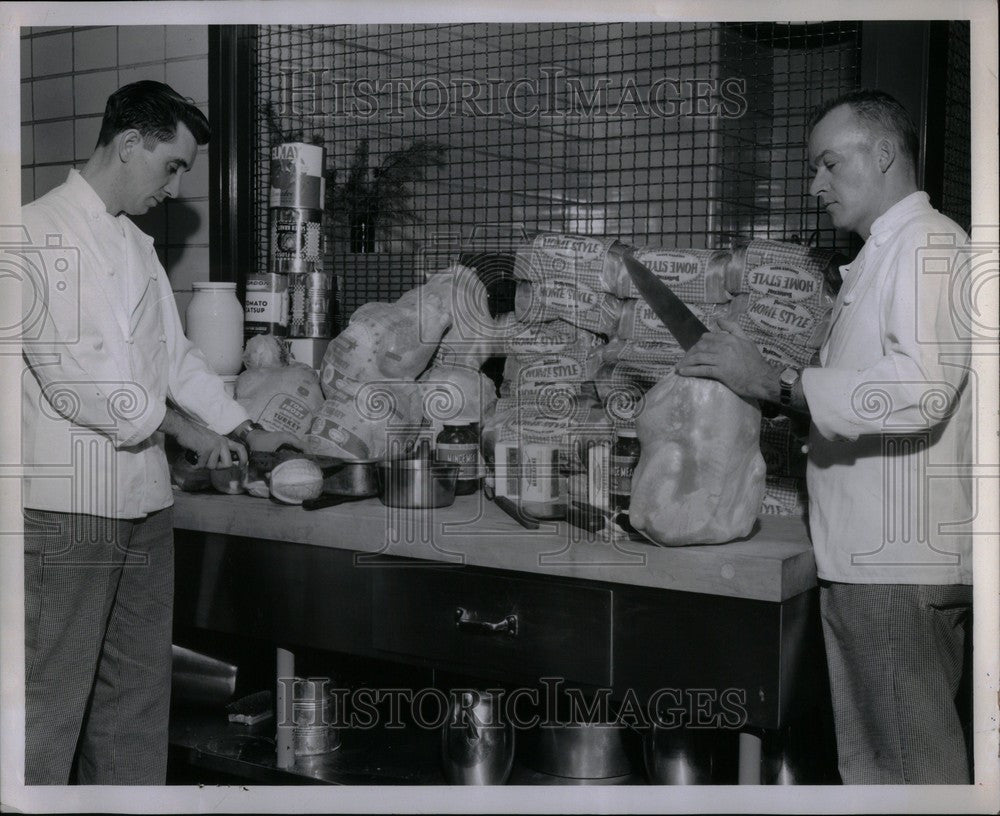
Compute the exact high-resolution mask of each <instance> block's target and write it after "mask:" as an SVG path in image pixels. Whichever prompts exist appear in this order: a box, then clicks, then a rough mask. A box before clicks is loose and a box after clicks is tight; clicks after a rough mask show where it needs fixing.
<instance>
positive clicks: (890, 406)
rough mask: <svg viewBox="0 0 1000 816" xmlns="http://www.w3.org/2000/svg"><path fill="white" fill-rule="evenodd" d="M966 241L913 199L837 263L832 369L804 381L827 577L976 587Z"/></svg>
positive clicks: (819, 545) (812, 500)
mask: <svg viewBox="0 0 1000 816" xmlns="http://www.w3.org/2000/svg"><path fill="white" fill-rule="evenodd" d="M967 240H968V237H967V236H966V234H965V233H964V232H963V231H962V230H961V228H959V227H958V225H956V224H955V223H954V222H953V221H951V220H950V219H949V218H947V217H945V216H944V215H942V214H941V213H939V212H937V211H936V210H935V209H933V208H932V207H931V206H930V203H929V201H928V197H927V194H926V193H923V192H917V193H913V194H911V195H909V196H907V197H906V198H904V199H903V200H902V201H899V202H897V203H896V204H895V205H893V206H892V207H891V208H890V209H889V210H887V211H886V212H885V213H884V214H883V215H882V216H880V217H879V218H878V219H877V220H876V221H875V223H874V224H873V225H872V230H871V236H870V237H869V239H868V240H867V242H866V243H865V245H864V247H863V248H862V250H861V252H860V253H859V254H858V257H857V258H856V259H855V260H854V261H853V262H852V263H851V264H849V265H847V266H845V267H842V269H841V273H842V275H843V278H844V283H843V287H842V288H841V291H840V293H839V295H838V297H837V301H836V304H835V306H834V310H833V315H832V322H831V327H830V332H829V335H828V337H827V339H826V342H825V343H824V344H823V347H822V348H821V350H820V362H821V365H822V368H807V369H806V370H805V371H804V372H803V375H802V386H803V390H804V393H805V396H806V400H807V402H808V403H809V410H810V413H811V415H812V429H811V432H810V440H809V458H808V464H807V480H808V487H809V522H810V533H811V537H812V541H813V545H814V549H815V554H816V565H817V568H818V572H819V576H820V578H824V579H826V580H830V581H841V582H847V583H857V584H866V583H892V584H960V583H961V584H969V583H971V582H972V537H971V518H972V483H971V480H970V478H969V472H968V468H969V466H970V465H971V462H972V444H973V440H972V405H973V403H972V400H973V399H974V398H975V396H974V394H973V393H972V391H973V386H974V379H970V378H969V377H968V367H969V360H970V345H969V340H968V337H969V334H968V332H967V331H966V332H963V331H962V330H961V326H960V325H958V324H960V322H961V321H960V316H961V314H962V309H961V306H960V303H959V298H960V292H961V287H960V286H958V282H959V279H960V276H961V274H962V266H963V264H962V261H963V259H965V260H967V255H966V254H965V250H964V249H963V245H964V244H965V243H966V242H967ZM966 272H967V267H966ZM956 317H958V318H959V319H958V321H956Z"/></svg>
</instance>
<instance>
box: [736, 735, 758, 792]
mask: <svg viewBox="0 0 1000 816" xmlns="http://www.w3.org/2000/svg"><path fill="white" fill-rule="evenodd" d="M760 747H761V739H760V737H759V736H757V735H756V734H751V733H750V732H748V731H741V732H740V747H739V772H738V776H737V780H736V781H737V782H738V783H739V784H740V785H759V784H760Z"/></svg>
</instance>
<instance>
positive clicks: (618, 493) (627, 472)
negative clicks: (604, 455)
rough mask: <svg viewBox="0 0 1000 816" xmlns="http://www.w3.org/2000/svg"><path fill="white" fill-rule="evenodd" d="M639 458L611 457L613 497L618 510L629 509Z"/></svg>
mask: <svg viewBox="0 0 1000 816" xmlns="http://www.w3.org/2000/svg"><path fill="white" fill-rule="evenodd" d="M638 463H639V457H638V456H614V455H612V456H611V495H612V497H613V498H614V505H615V507H616V509H619V510H622V509H628V506H629V500H630V499H631V496H632V475H633V474H634V473H635V466H636V465H637V464H638Z"/></svg>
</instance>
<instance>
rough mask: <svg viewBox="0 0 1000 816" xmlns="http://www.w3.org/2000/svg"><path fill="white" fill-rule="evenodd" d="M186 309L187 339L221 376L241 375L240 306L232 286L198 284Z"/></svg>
mask: <svg viewBox="0 0 1000 816" xmlns="http://www.w3.org/2000/svg"><path fill="white" fill-rule="evenodd" d="M191 288H192V289H193V290H194V297H192V298H191V302H190V303H189V304H188V307H187V336H188V339H189V340H190V341H191V342H192V343H194V344H195V345H196V346H197V347H198V348H199V349H200V350H201V352H202V353H203V354H204V355H205V359H206V360H208V364H209V366H211V368H212V370H213V371H214V372H215V373H216V374H219V375H221V376H227V375H233V374H239V373H240V367H241V366H242V363H243V361H242V355H243V307H242V306H241V305H240V302H239V300H237V298H236V284H235V283H217V282H214V281H213V282H211V283H210V282H208V281H198V282H197V283H193V284H191Z"/></svg>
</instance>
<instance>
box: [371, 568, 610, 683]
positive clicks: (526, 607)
mask: <svg viewBox="0 0 1000 816" xmlns="http://www.w3.org/2000/svg"><path fill="white" fill-rule="evenodd" d="M611 601H612V591H611V590H610V589H604V588H600V587H583V586H575V585H570V584H567V583H565V582H560V581H558V580H545V581H535V580H531V579H524V578H520V577H507V576H505V575H498V574H496V573H489V572H484V571H477V570H470V569H468V568H460V569H434V568H417V569H414V568H408V569H399V570H394V569H384V570H379V571H378V572H377V573H376V574H374V575H373V585H372V642H373V645H374V646H375V648H376V649H377V650H380V651H385V652H392V653H395V654H398V655H407V656H410V657H415V658H418V659H419V662H422V663H424V662H426V663H433V664H435V665H438V666H441V667H442V668H443V667H445V666H447V667H448V668H450V669H452V670H455V671H461V672H467V673H469V674H478V675H483V676H486V677H490V676H496V677H498V678H504V679H507V678H509V679H514V678H517V679H519V680H533V679H537V678H538V677H543V676H545V677H559V678H563V679H565V680H566V681H567V682H575V683H585V684H589V685H598V686H610V685H611V681H612V676H611V637H612V627H611V622H612V621H611ZM459 610H462V611H461V612H459ZM459 616H461V618H462V623H459V622H458V620H457V618H458V617H459ZM484 623H490V624H500V626H501V631H492V632H488V631H484V630H485V629H486V627H485V626H483V624H484ZM477 624H478V625H477ZM512 628H516V633H511V632H510V629H512Z"/></svg>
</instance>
